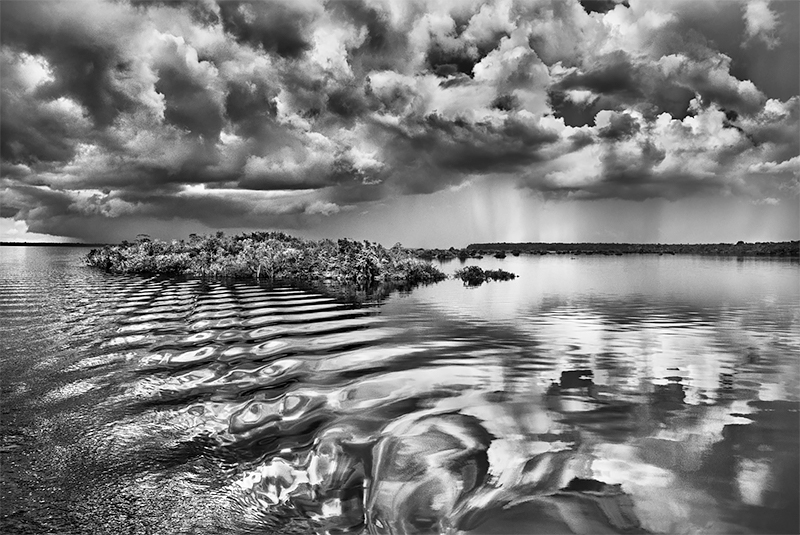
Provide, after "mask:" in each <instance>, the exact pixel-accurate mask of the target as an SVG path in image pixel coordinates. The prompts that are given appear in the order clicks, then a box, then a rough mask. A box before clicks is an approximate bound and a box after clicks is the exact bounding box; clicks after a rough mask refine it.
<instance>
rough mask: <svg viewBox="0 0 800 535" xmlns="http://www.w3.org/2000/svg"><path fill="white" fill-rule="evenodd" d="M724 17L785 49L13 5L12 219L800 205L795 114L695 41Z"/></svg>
mask: <svg viewBox="0 0 800 535" xmlns="http://www.w3.org/2000/svg"><path fill="white" fill-rule="evenodd" d="M734 12H735V16H736V17H738V18H739V21H740V24H741V30H740V33H741V39H742V40H745V41H747V42H748V43H751V42H753V41H755V40H760V41H762V42H763V43H765V44H766V45H767V47H761V49H762V52H758V53H763V54H771V53H778V52H779V51H780V50H781V47H783V46H785V45H783V44H782V43H781V41H780V40H779V39H778V37H777V36H778V34H779V30H781V27H780V25H779V23H778V19H777V16H776V15H775V12H774V11H773V9H772V8H771V6H770V5H769V3H768V2H765V1H760V0H757V1H754V2H747V3H743V2H741V3H740V2H732V3H726V2H717V3H711V4H708V5H703V6H700V7H697V6H695V5H694V4H693V3H692V2H688V0H669V1H658V2H656V1H655V0H639V1H636V2H634V1H631V2H627V1H616V0H580V1H579V0H570V1H562V0H495V1H484V0H467V1H452V2H450V1H448V2H441V1H434V0H419V1H415V2H391V1H389V0H356V1H348V2H323V1H321V0H302V1H288V0H268V1H263V2H262V1H259V2H249V1H236V2H231V1H226V2H216V1H214V0H201V1H181V2H166V1H142V0H133V1H130V2H125V1H111V0H77V1H72V0H71V1H69V2H67V1H55V2H10V3H8V4H7V5H4V6H3V17H2V19H0V41H2V51H1V52H0V69H2V72H0V74H2V81H1V82H0V83H1V84H2V97H1V98H2V102H1V104H2V117H0V153H1V155H2V169H1V171H2V178H0V187H2V188H3V214H6V215H8V214H10V215H12V216H13V217H16V218H17V219H20V220H22V219H24V220H25V221H27V223H28V225H29V226H30V228H31V229H33V230H34V231H38V232H48V231H50V232H53V231H55V230H56V229H58V228H61V229H65V228H68V229H70V230H69V231H70V232H75V233H76V234H80V232H81V230H80V229H81V225H82V224H81V221H84V222H86V224H89V223H88V222H90V221H91V222H92V223H91V224H95V223H96V221H98V220H104V219H105V220H109V221H110V220H115V221H120V222H121V221H123V220H127V219H130V218H157V219H164V220H175V219H176V218H178V219H180V220H183V221H199V222H202V223H203V224H204V225H207V226H209V227H215V226H235V227H242V226H244V225H245V223H247V224H253V225H256V226H258V225H263V224H267V223H269V224H275V225H277V226H282V227H284V228H285V227H286V226H302V225H304V224H314V222H315V221H318V220H319V219H320V218H325V217H330V216H332V215H333V214H336V213H339V212H342V211H346V210H348V209H349V208H348V207H352V206H355V205H357V204H359V203H363V202H369V201H375V200H379V199H382V198H386V197H390V196H397V195H405V194H424V193H432V192H436V191H440V190H443V189H446V188H454V187H458V186H459V185H461V184H465V183H469V181H471V180H473V179H474V178H475V177H478V176H483V177H487V179H490V180H505V181H515V182H517V183H518V184H520V185H521V186H523V187H526V188H530V189H532V190H535V191H537V192H539V193H540V194H541V195H544V196H553V197H564V196H566V197H574V198H625V199H643V198H650V197H656V198H658V197H661V198H671V199H672V198H680V197H686V196H692V195H698V194H727V195H742V196H747V197H749V198H751V199H755V200H758V199H766V198H770V199H772V198H785V197H786V196H791V195H795V196H796V195H797V189H798V188H797V180H798V179H797V157H798V98H797V97H796V96H795V97H794V98H789V99H788V100H787V99H783V100H781V99H778V98H772V97H770V96H768V93H767V92H765V91H764V90H763V89H762V88H761V87H759V86H758V85H757V84H756V83H754V82H753V81H752V80H748V79H746V78H743V77H741V76H740V75H737V74H735V72H737V71H736V69H737V64H736V61H739V60H738V59H737V60H734V58H732V56H731V55H730V54H726V53H723V52H722V51H721V50H719V49H717V48H716V46H715V44H714V42H715V39H714V38H712V36H710V35H708V32H706V31H705V30H704V28H706V27H707V25H706V22H705V21H708V20H713V19H714V17H715V13H718V14H719V15H720V16H722V15H725V16H726V17H728V18H730V17H732V16H733V15H730V13H734ZM726 20H727V19H726ZM704 25H705V26H704ZM782 31H785V28H783V30H782ZM751 48H752V49H753V50H756V52H757V50H758V47H751ZM756 52H754V53H756ZM763 57H764V58H768V56H763ZM740 71H741V69H740ZM796 94H797V91H795V95H796ZM67 222H69V224H67Z"/></svg>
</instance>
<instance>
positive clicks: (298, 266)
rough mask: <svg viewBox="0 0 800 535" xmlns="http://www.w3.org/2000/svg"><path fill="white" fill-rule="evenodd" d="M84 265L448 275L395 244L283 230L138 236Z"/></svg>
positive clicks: (324, 276) (394, 278) (202, 271)
mask: <svg viewBox="0 0 800 535" xmlns="http://www.w3.org/2000/svg"><path fill="white" fill-rule="evenodd" d="M85 261H86V264H87V265H89V266H92V267H96V268H99V269H102V270H104V271H107V272H109V273H120V274H169V275H186V276H199V277H230V278H253V279H266V280H294V281H308V282H321V281H331V282H338V283H343V284H356V285H361V286H363V285H372V284H376V283H382V282H394V283H402V284H420V283H431V282H437V281H440V280H444V279H445V278H447V276H446V275H445V274H444V273H442V272H441V271H440V270H439V269H437V268H436V267H435V266H433V265H431V263H430V262H427V261H425V260H421V259H419V258H418V257H417V256H416V255H415V254H414V253H413V252H412V251H411V250H409V249H406V248H403V247H401V246H400V245H399V244H398V245H395V246H394V247H392V248H390V249H387V248H385V247H383V246H382V245H380V244H378V243H371V242H368V241H363V242H359V241H353V240H347V239H340V240H337V241H333V240H321V241H313V240H305V239H302V238H296V237H293V236H289V235H288V234H284V233H281V232H254V233H249V234H240V235H236V236H226V235H225V234H224V233H222V232H217V233H216V234H214V235H212V236H197V235H194V234H193V235H192V236H190V238H189V240H173V241H171V242H165V241H161V240H154V239H151V238H149V237H147V236H140V237H139V238H138V239H137V240H136V241H135V242H133V243H129V242H123V243H122V244H119V245H106V246H104V247H101V248H99V249H92V250H91V251H90V252H89V254H88V255H87V256H86V258H85Z"/></svg>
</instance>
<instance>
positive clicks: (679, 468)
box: [0, 247, 800, 534]
mask: <svg viewBox="0 0 800 535" xmlns="http://www.w3.org/2000/svg"><path fill="white" fill-rule="evenodd" d="M85 252H86V251H85V250H82V249H73V248H55V247H3V248H2V249H0V329H1V330H0V335H2V338H1V339H0V349H2V354H1V355H0V366H1V369H0V382H1V383H0V384H1V386H2V416H3V418H2V440H3V442H2V445H1V449H0V452H2V513H0V514H1V515H2V523H0V531H2V532H3V533H158V534H161V533H163V534H173V533H198V534H213V533H313V532H326V531H327V532H331V533H335V532H360V531H363V530H369V531H371V532H374V533H438V532H449V533H458V532H467V533H476V534H489V533H505V534H507V533H587V534H588V533H591V534H595V533H646V532H654V533H726V534H727V533H797V532H798V513H797V504H798V503H799V502H800V500H799V497H798V488H799V487H800V483H799V482H798V473H799V472H800V468H799V467H798V459H799V458H800V456H799V455H798V453H799V449H800V447H799V445H798V442H799V440H800V439H799V438H798V437H800V429H798V422H800V414H799V413H798V408H800V403H799V401H800V368H798V358H799V357H800V329H799V328H798V327H800V277H798V275H799V274H800V266H799V265H798V263H796V262H786V261H767V260H736V259H714V258H696V257H658V256H652V257H639V256H630V257H580V258H575V259H573V258H570V257H568V256H547V257H538V256H535V257H527V256H521V257H518V258H512V257H509V258H506V259H504V260H497V259H486V260H482V261H480V262H479V263H480V265H481V266H483V267H484V268H487V267H492V268H495V267H502V268H503V269H506V270H510V271H513V272H515V273H517V274H518V275H519V276H520V278H519V279H517V280H514V281H508V282H492V283H487V284H484V285H482V286H480V287H477V288H465V287H463V286H462V285H461V283H460V281H445V282H442V283H439V284H436V285H433V286H427V287H421V288H417V289H415V290H413V291H411V292H407V293H394V294H392V295H390V296H389V297H388V298H386V299H383V300H380V302H377V301H374V300H373V302H369V301H368V302H367V303H362V304H357V303H352V302H347V301H346V300H343V299H340V298H335V297H331V296H329V295H323V294H322V293H320V292H318V291H314V290H310V289H302V288H290V287H275V288H270V287H268V286H266V285H258V284H255V283H252V282H235V283H223V282H202V281H197V280H183V281H177V280H170V279H163V278H147V277H122V276H113V275H107V274H103V273H98V272H96V271H93V270H90V269H89V268H85V267H83V265H82V263H81V256H82V255H83V254H85ZM471 262H474V261H471ZM460 266H461V264H460V263H459V262H458V261H456V262H451V263H447V264H443V269H444V270H445V271H446V272H452V271H454V270H455V269H456V268H458V267H460Z"/></svg>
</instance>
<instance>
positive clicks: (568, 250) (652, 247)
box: [465, 241, 800, 257]
mask: <svg viewBox="0 0 800 535" xmlns="http://www.w3.org/2000/svg"><path fill="white" fill-rule="evenodd" d="M501 251H511V252H512V254H514V253H516V252H519V251H522V252H526V253H529V254H573V255H593V254H596V255H623V254H662V255H664V254H669V255H675V254H690V255H717V256H772V257H775V256H777V257H798V256H800V241H785V242H756V243H746V242H743V241H740V242H737V243H735V244H734V243H700V244H661V243H652V244H642V243H530V242H529V243H473V244H471V245H469V246H467V253H466V255H465V256H475V255H479V254H489V253H495V252H501Z"/></svg>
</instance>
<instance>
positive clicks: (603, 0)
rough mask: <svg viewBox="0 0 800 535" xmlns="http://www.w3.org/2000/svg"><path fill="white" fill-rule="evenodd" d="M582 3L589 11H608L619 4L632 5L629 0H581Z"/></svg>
mask: <svg viewBox="0 0 800 535" xmlns="http://www.w3.org/2000/svg"><path fill="white" fill-rule="evenodd" d="M580 4H581V6H583V9H585V10H586V12H587V13H607V12H609V11H611V10H612V9H614V8H615V7H617V5H623V6H625V7H630V4H628V0H580Z"/></svg>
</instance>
